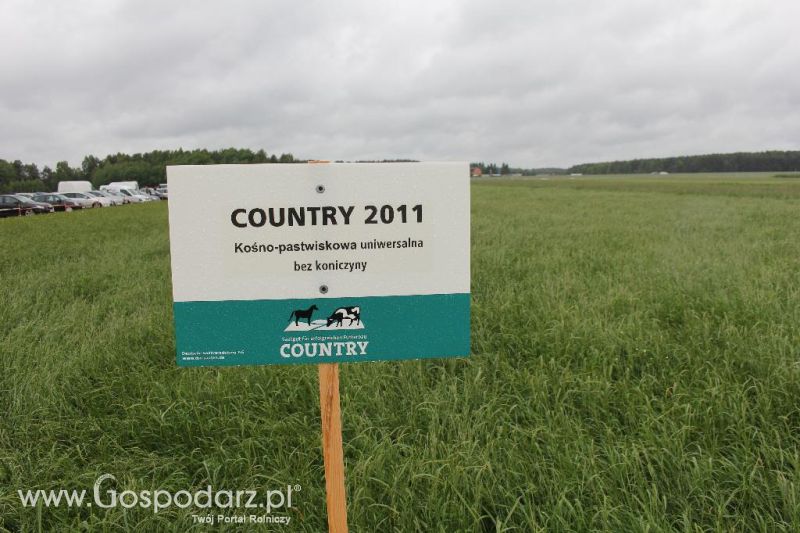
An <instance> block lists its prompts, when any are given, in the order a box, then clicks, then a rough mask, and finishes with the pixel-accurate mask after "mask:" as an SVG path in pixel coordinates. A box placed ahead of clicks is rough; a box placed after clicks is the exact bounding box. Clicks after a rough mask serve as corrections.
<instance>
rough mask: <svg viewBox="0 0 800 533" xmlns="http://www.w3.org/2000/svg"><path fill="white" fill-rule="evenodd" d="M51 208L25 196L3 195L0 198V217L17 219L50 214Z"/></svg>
mask: <svg viewBox="0 0 800 533" xmlns="http://www.w3.org/2000/svg"><path fill="white" fill-rule="evenodd" d="M52 212H53V206H52V205H49V204H43V203H39V202H34V201H33V200H31V199H30V198H26V197H25V196H16V195H13V194H4V195H3V196H0V217H17V216H25V215H39V214H43V213H52Z"/></svg>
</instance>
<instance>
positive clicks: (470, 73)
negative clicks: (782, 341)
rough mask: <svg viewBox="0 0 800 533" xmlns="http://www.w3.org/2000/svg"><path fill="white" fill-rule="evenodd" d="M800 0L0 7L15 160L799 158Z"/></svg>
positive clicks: (7, 153)
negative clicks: (248, 152)
mask: <svg viewBox="0 0 800 533" xmlns="http://www.w3.org/2000/svg"><path fill="white" fill-rule="evenodd" d="M798 21H800V2H798V1H797V0H774V1H766V0H706V1H704V0H658V1H653V0H620V1H615V0H608V1H603V2H599V1H596V0H582V1H577V0H575V1H569V0H567V1H558V2H555V1H515V2H511V1H499V0H490V1H438V0H426V1H416V0H405V1H403V2H379V1H375V0H373V1H338V0H337V1H319V2H313V1H310V2H304V1H291V2H289V1H286V2H283V1H280V2H279V1H272V2H270V1H252V2H237V1H226V2H219V1H217V2H207V3H201V2H167V1H155V2H145V1H127V2H125V1H110V0H102V1H79V0H70V1H68V2H64V1H53V2H47V1H37V2H30V1H9V0H0V158H2V159H6V160H13V159H21V160H23V161H25V162H35V163H38V164H40V165H41V164H49V165H51V166H53V165H54V163H55V162H56V161H58V160H62V159H66V160H68V161H69V162H70V164H71V165H73V166H79V164H80V162H81V159H82V158H83V156H84V155H85V154H88V153H92V154H95V155H97V156H101V157H102V156H104V155H106V154H108V153H114V152H119V151H122V152H139V151H149V150H152V149H167V148H178V147H183V148H204V147H206V148H222V147H229V146H235V147H249V148H253V149H258V148H264V149H265V150H266V151H267V152H268V153H281V152H291V153H293V154H294V155H295V156H298V157H303V158H326V159H348V160H352V159H372V158H397V157H407V158H414V159H422V160H471V161H474V160H484V161H486V160H491V161H498V162H499V161H507V162H509V163H511V164H512V166H515V165H516V166H537V167H541V166H551V165H555V166H566V165H570V164H575V163H581V162H590V161H600V160H611V159H628V158H634V157H655V156H669V155H679V154H698V153H708V152H728V151H739V150H764V149H798V148H800V44H798V39H797V35H798V33H797V31H798V30H797V22H798Z"/></svg>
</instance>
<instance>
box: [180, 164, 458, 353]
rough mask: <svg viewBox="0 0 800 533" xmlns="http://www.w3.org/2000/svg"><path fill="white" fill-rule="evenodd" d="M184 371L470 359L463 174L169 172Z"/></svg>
mask: <svg viewBox="0 0 800 533" xmlns="http://www.w3.org/2000/svg"><path fill="white" fill-rule="evenodd" d="M167 181H168V184H169V194H170V198H169V226H170V251H171V258H172V286H173V300H174V306H173V309H174V315H175V334H176V349H177V361H178V365H181V366H206V365H261V364H296V363H338V362H357V361H378V360H396V359H416V358H428V357H450V356H465V355H468V354H469V351H470V342H469V334H470V326H469V320H470V294H469V291H470V274H469V260H470V256H469V239H470V237H469V235H470V233H469V224H470V202H469V167H468V165H467V164H466V163H355V164H326V165H313V164H310V165H303V164H286V165H283V164H264V165H201V166H174V167H168V168H167Z"/></svg>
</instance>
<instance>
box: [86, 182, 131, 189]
mask: <svg viewBox="0 0 800 533" xmlns="http://www.w3.org/2000/svg"><path fill="white" fill-rule="evenodd" d="M120 189H133V190H134V191H136V190H138V189H139V182H138V181H112V182H111V183H109V184H108V185H101V186H100V190H101V191H118V190H120ZM90 190H91V189H90Z"/></svg>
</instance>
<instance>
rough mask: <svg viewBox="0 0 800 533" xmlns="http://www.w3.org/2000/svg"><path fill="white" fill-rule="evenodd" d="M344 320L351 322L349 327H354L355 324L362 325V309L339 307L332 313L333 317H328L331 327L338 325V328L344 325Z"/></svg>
mask: <svg viewBox="0 0 800 533" xmlns="http://www.w3.org/2000/svg"><path fill="white" fill-rule="evenodd" d="M344 319H347V320H349V321H350V322H349V323H348V324H347V325H348V326H352V325H353V322H355V323H357V324H360V323H361V308H360V307H358V306H353V307H337V308H336V311H334V312H333V313H331V316H329V317H328V325H327V327H330V326H331V324H333V323H336V327H339V326H341V325H342V322H343V321H344Z"/></svg>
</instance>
